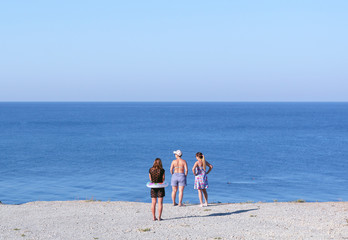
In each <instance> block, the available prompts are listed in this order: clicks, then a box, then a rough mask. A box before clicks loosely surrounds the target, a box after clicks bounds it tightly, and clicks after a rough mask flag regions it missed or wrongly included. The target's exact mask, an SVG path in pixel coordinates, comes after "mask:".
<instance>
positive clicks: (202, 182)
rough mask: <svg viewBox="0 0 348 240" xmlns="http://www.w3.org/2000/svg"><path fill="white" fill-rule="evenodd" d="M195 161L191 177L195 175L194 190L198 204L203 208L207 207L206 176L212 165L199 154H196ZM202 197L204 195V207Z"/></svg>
mask: <svg viewBox="0 0 348 240" xmlns="http://www.w3.org/2000/svg"><path fill="white" fill-rule="evenodd" d="M196 159H197V162H196V163H195V165H194V166H193V168H192V172H193V175H195V185H194V188H195V189H197V190H198V198H199V202H200V203H201V207H203V206H208V193H207V190H206V189H207V188H208V177H207V174H208V173H209V172H210V171H211V170H212V169H213V165H211V164H210V163H208V162H207V161H206V160H205V157H204V155H203V153H201V152H198V153H196ZM207 166H208V167H209V170H208V171H206V168H207ZM202 195H204V200H205V203H204V205H203V196H202Z"/></svg>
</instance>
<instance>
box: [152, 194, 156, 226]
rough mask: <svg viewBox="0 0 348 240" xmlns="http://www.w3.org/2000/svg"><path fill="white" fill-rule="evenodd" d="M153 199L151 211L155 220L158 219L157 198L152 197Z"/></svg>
mask: <svg viewBox="0 0 348 240" xmlns="http://www.w3.org/2000/svg"><path fill="white" fill-rule="evenodd" d="M151 200H152V204H151V212H152V216H153V220H154V221H156V220H157V218H156V200H157V199H156V198H151Z"/></svg>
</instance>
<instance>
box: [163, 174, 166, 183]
mask: <svg viewBox="0 0 348 240" xmlns="http://www.w3.org/2000/svg"><path fill="white" fill-rule="evenodd" d="M165 179H166V172H164V173H163V179H162V180H163V182H164V180H165Z"/></svg>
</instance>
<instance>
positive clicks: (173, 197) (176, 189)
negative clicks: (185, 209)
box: [172, 186, 178, 206]
mask: <svg viewBox="0 0 348 240" xmlns="http://www.w3.org/2000/svg"><path fill="white" fill-rule="evenodd" d="M172 189H173V191H172V200H173V206H175V205H178V204H177V203H176V202H175V198H176V192H177V191H178V187H174V186H172Z"/></svg>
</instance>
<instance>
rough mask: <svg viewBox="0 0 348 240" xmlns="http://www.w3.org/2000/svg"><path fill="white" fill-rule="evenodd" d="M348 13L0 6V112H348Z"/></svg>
mask: <svg viewBox="0 0 348 240" xmlns="http://www.w3.org/2000/svg"><path fill="white" fill-rule="evenodd" d="M347 13H348V1H345V0H341V1H340V0H337V1H320V0H315V1H314V0H313V1H311V0H301V1H296V0H295V1H279V0H275V1H267V0H265V1H259V0H255V1H248V0H245V1H232V0H228V1H224V0H218V1H211V0H209V1H205V0H200V1H180V0H178V1H163V0H162V1H151V0H141V1H103V0H101V1H86V0H84V1H78V0H75V1H63V0H61V1H46V0H45V1H24V0H23V1H16V0H13V1H2V2H1V3H0V101H348V67H347V66H348V31H347V28H348V14H347Z"/></svg>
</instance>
